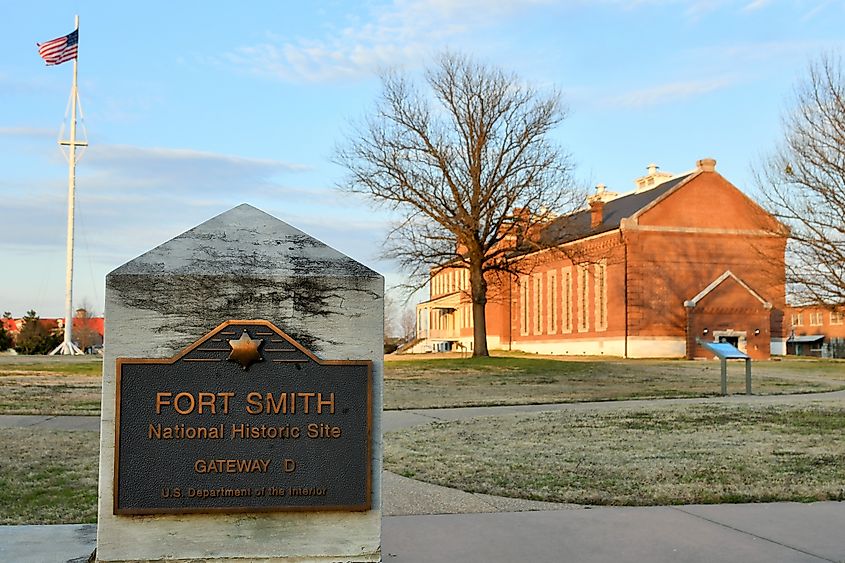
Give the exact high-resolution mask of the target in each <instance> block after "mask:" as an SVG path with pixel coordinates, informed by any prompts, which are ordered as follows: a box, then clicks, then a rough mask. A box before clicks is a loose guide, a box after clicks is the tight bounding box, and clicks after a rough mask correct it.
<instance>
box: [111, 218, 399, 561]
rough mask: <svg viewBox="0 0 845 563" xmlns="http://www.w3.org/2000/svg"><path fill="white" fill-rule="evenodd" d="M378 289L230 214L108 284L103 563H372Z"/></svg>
mask: <svg viewBox="0 0 845 563" xmlns="http://www.w3.org/2000/svg"><path fill="white" fill-rule="evenodd" d="M383 297H384V280H383V278H382V277H381V276H380V275H379V274H377V273H375V272H373V271H372V270H370V269H368V268H366V267H365V266H362V265H361V264H359V263H357V262H355V261H353V260H352V259H350V258H348V257H346V256H344V255H343V254H341V253H339V252H337V251H336V250H333V249H331V248H329V247H327V246H326V245H324V244H323V243H321V242H319V241H317V240H315V239H313V238H311V237H310V236H308V235H306V234H305V233H303V232H301V231H299V230H297V229H295V228H293V227H291V226H290V225H287V224H286V223H284V222H282V221H280V220H278V219H276V218H274V217H272V216H270V215H267V214H266V213H264V212H262V211H260V210H258V209H256V208H254V207H252V206H249V205H246V204H244V205H240V206H238V207H235V208H234V209H231V210H230V211H227V212H225V213H223V214H221V215H218V216H217V217H214V218H213V219H210V220H209V221H206V222H205V223H203V224H201V225H199V226H198V227H195V228H194V229H191V230H190V231H188V232H186V233H183V234H182V235H179V236H178V237H176V238H174V239H172V240H170V241H168V242H166V243H164V244H162V245H161V246H159V247H157V248H155V249H153V250H151V251H149V252H147V253H146V254H143V255H142V256H140V257H138V258H136V259H134V260H132V261H130V262H128V263H126V264H124V265H123V266H121V267H120V268H117V269H116V270H114V271H113V272H111V273H110V274H109V275H108V276H107V278H106V310H105V316H106V321H105V322H106V343H105V352H106V354H105V358H104V362H103V403H102V421H101V432H100V488H99V509H98V527H97V560H98V561H103V562H105V561H159V560H167V561H296V562H298V563H299V562H306V561H380V559H381V552H380V544H381V537H380V534H381V479H380V477H381V455H382V443H381V409H382V374H383V371H382V370H383V362H382V345H383V326H384V321H383V304H384V303H383Z"/></svg>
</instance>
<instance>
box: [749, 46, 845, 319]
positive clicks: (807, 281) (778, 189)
mask: <svg viewBox="0 0 845 563" xmlns="http://www.w3.org/2000/svg"><path fill="white" fill-rule="evenodd" d="M755 175H756V179H757V184H758V187H759V188H760V191H761V192H762V193H763V197H764V202H765V205H766V207H767V208H768V209H769V211H770V212H771V213H772V214H773V215H775V216H776V217H777V218H778V219H779V220H780V221H781V222H783V223H784V225H786V226H787V228H788V229H789V233H784V236H788V237H789V241H788V244H787V255H786V276H787V277H786V281H787V283H788V284H789V289H790V293H792V294H793V295H794V296H795V297H797V298H798V299H799V300H800V301H802V302H805V303H809V302H816V303H826V304H829V305H838V304H843V303H845V76H843V67H842V61H841V59H840V58H839V57H836V56H832V55H831V56H823V57H821V58H820V59H818V60H817V61H815V62H813V63H811V65H810V67H809V72H808V75H807V77H806V78H805V79H804V80H803V81H802V82H801V83H800V84H799V85H798V87H797V89H796V92H795V97H794V100H793V104H792V107H791V108H790V109H789V111H788V114H787V115H786V117H785V118H784V139H783V141H782V142H781V144H780V146H779V147H778V148H777V149H776V150H775V151H774V153H773V154H772V155H770V156H769V157H768V158H767V159H766V160H765V162H764V163H763V165H762V166H761V167H760V168H759V169H757V170H755Z"/></svg>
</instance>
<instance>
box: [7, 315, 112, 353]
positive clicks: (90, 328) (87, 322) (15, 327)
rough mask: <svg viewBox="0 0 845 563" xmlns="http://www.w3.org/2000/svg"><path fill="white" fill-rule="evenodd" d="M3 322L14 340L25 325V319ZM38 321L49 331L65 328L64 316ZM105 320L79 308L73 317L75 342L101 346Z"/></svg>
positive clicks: (88, 346)
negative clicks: (89, 314)
mask: <svg viewBox="0 0 845 563" xmlns="http://www.w3.org/2000/svg"><path fill="white" fill-rule="evenodd" d="M0 322H2V323H3V328H4V329H6V332H8V333H9V334H11V335H12V340H13V341H14V340H15V339H16V338H17V335H18V333H19V332H20V331H21V327H23V322H24V320H23V319H22V318H20V319H5V318H4V319H0ZM38 323H39V324H40V325H41V326H42V327H44V329H45V330H46V331H47V332H53V333H56V332H61V331H62V329H63V328H64V324H65V320H64V318H39V319H38ZM104 325H105V321H104V319H103V317H91V316H88V313H87V311H85V309H78V310H77V311H76V315H75V316H74V318H73V333H72V335H73V342H74V344H76V345H77V346H79V347H80V348H84V349H90V348H92V347H99V346H102V345H103V334H104V330H105V327H104Z"/></svg>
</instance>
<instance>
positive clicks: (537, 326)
mask: <svg viewBox="0 0 845 563" xmlns="http://www.w3.org/2000/svg"><path fill="white" fill-rule="evenodd" d="M532 281H533V283H534V291H533V292H532V296H533V298H534V334H543V274H534V276H533V279H532Z"/></svg>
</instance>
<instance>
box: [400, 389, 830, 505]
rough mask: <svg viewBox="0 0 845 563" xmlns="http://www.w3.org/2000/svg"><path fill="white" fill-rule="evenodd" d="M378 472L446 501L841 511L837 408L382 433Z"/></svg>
mask: <svg viewBox="0 0 845 563" xmlns="http://www.w3.org/2000/svg"><path fill="white" fill-rule="evenodd" d="M385 444H386V450H385V467H386V468H387V469H389V470H391V471H395V472H397V473H400V474H402V475H405V476H407V477H413V478H415V479H420V480H423V481H427V482H431V483H436V484H439V485H444V486H449V487H455V488H458V489H462V490H466V491H471V492H477V493H487V494H493V495H501V496H510V497H520V498H528V499H534V500H544V501H554V502H571V503H578V504H602V505H651V504H688V503H722V502H768V501H781V500H782V501H787V500H791V501H811V500H829V499H834V500H843V498H845V401H838V402H835V403H832V404H831V403H826V404H813V405H809V406H800V407H799V406H752V405H725V404H708V405H687V406H673V407H648V408H641V409H637V410H621V411H610V412H568V411H556V412H546V413H538V414H532V415H513V416H502V417H486V418H478V419H472V420H463V421H458V422H450V423H437V424H433V425H430V426H427V427H418V428H412V429H408V430H403V431H400V432H394V433H390V434H388V435H387V436H386V438H385Z"/></svg>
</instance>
